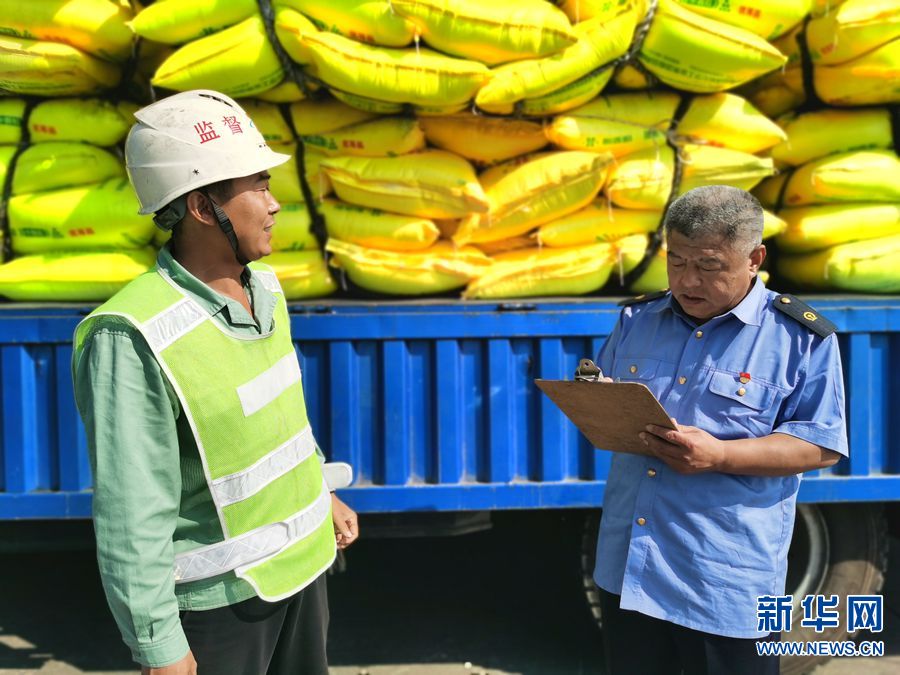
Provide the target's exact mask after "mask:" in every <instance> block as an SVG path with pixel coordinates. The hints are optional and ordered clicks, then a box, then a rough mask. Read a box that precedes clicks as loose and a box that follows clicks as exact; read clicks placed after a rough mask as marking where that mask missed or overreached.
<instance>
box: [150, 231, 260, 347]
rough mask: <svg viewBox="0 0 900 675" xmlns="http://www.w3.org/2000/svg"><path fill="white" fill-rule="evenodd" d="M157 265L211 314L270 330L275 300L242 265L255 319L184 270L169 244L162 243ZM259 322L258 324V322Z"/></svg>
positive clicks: (242, 276)
mask: <svg viewBox="0 0 900 675" xmlns="http://www.w3.org/2000/svg"><path fill="white" fill-rule="evenodd" d="M156 264H157V266H158V267H159V268H160V269H162V270H163V271H164V272H165V273H166V274H167V275H168V276H169V278H171V279H172V281H174V282H175V283H176V284H177V285H178V286H180V287H181V288H183V289H184V290H185V291H187V292H188V294H189V295H190V296H191V298H193V299H194V300H195V301H197V303H199V305H200V306H201V307H202V308H203V309H204V310H206V311H207V312H208V313H209V315H210V316H216V315H217V314H220V313H221V314H222V316H223V317H225V319H226V321H227V322H228V323H230V324H232V325H247V326H256V327H258V328H259V329H260V330H262V331H268V330H270V329H271V325H272V319H273V316H274V311H275V302H274V299H273V298H272V297H271V294H270V293H267V292H266V291H265V288H264V287H263V285H262V283H261V282H260V281H259V279H257V278H256V276H255V275H254V274H253V273H252V271H251V270H250V268H249V267H245V268H244V271H243V272H242V273H241V284H242V285H243V286H244V287H245V288H247V290H248V291H249V293H250V297H251V298H252V300H253V312H254V314H255V315H256V319H254V318H253V316H251V315H250V314H249V313H248V312H247V310H246V309H244V307H243V306H242V305H241V304H240V303H239V302H237V301H235V300H232V299H231V298H226V297H225V296H224V295H222V294H221V293H217V292H216V291H214V290H213V289H212V288H210V287H209V286H207V285H206V284H205V283H203V282H202V281H200V280H199V279H198V278H197V277H195V276H194V275H193V274H191V273H190V272H188V271H187V269H185V268H184V266H183V265H182V264H181V263H179V262H178V261H177V260H175V258H174V257H172V250H171V244H170V243H167V244H166V245H165V246H163V247H162V248H161V249H160V250H159V253H158V255H157V257H156ZM257 322H258V323H257Z"/></svg>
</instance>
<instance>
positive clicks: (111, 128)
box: [0, 98, 140, 147]
mask: <svg viewBox="0 0 900 675" xmlns="http://www.w3.org/2000/svg"><path fill="white" fill-rule="evenodd" d="M139 107H140V106H138V105H137V104H135V103H131V102H129V101H120V102H119V103H112V102H110V101H104V100H101V99H96V98H93V99H79V98H63V99H53V100H48V101H41V102H40V103H38V104H37V105H36V106H34V108H33V109H32V110H31V114H30V115H29V116H28V131H29V134H30V136H31V142H32V143H38V142H41V141H84V142H86V143H92V144H93V145H100V146H104V147H106V146H110V145H115V144H116V143H119V142H120V141H122V140H124V138H125V135H126V134H127V133H128V129H130V128H131V125H132V124H133V123H134V117H133V114H134V112H135V111H136V110H137V109H138V108H139ZM24 111H25V102H24V101H23V100H22V99H19V98H4V99H0V143H18V142H19V141H20V140H21V138H22V115H23V113H24Z"/></svg>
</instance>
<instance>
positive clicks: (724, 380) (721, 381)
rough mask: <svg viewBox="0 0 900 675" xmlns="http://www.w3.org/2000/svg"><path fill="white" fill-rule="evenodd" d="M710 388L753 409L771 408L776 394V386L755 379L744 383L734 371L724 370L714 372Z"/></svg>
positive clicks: (714, 392)
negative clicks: (726, 371) (725, 371)
mask: <svg viewBox="0 0 900 675" xmlns="http://www.w3.org/2000/svg"><path fill="white" fill-rule="evenodd" d="M709 390H710V392H712V393H713V394H718V395H719V396H724V397H726V398H729V399H731V400H732V401H734V402H735V403H739V404H741V405H744V406H747V407H748V408H752V409H753V410H766V409H767V408H769V407H770V406H771V405H772V401H773V400H774V399H775V394H776V391H775V388H774V387H770V386H768V385H766V384H763V383H761V382H754V381H753V380H751V381H750V382H747V383H746V384H743V383H741V381H740V380H739V379H738V376H737V375H735V374H734V373H723V372H715V373H713V375H712V379H711V380H710V381H709Z"/></svg>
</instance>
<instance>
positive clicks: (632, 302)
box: [619, 288, 669, 307]
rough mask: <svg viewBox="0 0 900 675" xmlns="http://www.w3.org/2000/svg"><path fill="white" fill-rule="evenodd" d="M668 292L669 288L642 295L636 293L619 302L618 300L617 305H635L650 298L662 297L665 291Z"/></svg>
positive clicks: (648, 300)
mask: <svg viewBox="0 0 900 675" xmlns="http://www.w3.org/2000/svg"><path fill="white" fill-rule="evenodd" d="M668 292H669V289H668V288H667V289H665V290H663V291H653V292H652V293H644V294H643V295H636V296H635V297H633V298H625V299H624V300H622V301H621V302H619V307H628V306H629V305H636V304H638V303H640V302H650V301H651V300H656V299H657V298H661V297H663V296H664V295H665V294H666V293H668Z"/></svg>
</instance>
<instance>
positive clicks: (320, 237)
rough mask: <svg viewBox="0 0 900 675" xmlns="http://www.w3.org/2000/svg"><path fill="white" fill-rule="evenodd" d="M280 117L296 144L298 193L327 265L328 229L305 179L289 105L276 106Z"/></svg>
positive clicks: (302, 155) (301, 147)
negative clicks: (300, 195)
mask: <svg viewBox="0 0 900 675" xmlns="http://www.w3.org/2000/svg"><path fill="white" fill-rule="evenodd" d="M278 109H279V110H280V111H281V116H282V118H284V121H285V123H286V124H287V125H288V129H290V131H291V136H292V137H293V138H294V140H295V141H296V142H297V152H295V153H294V162H295V163H296V166H297V180H298V181H299V182H300V192H302V193H303V203H304V204H305V205H306V211H307V213H308V214H309V227H310V230H311V231H312V233H313V236H314V237H315V238H316V242H318V244H319V249H320V250H321V251H322V255H323V256H325V262H326V264H327V263H328V261H329V259H330V255H329V253H328V251H326V250H325V244H326V242H327V241H328V229H327V228H326V227H325V216H323V215H322V213H321V212H320V211H319V209H317V208H316V199H315V196H314V195H313V191H312V188H311V187H310V186H309V181H308V180H307V179H306V144H305V143H304V142H303V139H302V138H301V137H300V136H299V135H298V134H297V128H296V127H295V126H294V118H293V116H292V115H291V105H290V103H282V104H281V105H279V106H278Z"/></svg>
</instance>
